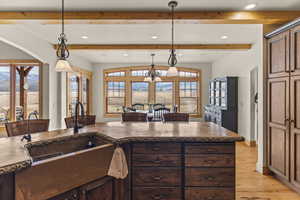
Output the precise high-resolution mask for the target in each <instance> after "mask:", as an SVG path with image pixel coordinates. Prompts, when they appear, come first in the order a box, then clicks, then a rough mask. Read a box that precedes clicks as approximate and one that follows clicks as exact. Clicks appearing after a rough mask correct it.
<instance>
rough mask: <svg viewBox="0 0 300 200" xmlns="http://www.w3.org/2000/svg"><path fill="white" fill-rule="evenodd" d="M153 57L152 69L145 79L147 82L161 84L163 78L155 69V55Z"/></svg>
mask: <svg viewBox="0 0 300 200" xmlns="http://www.w3.org/2000/svg"><path fill="white" fill-rule="evenodd" d="M151 56H152V64H151V69H150V70H149V72H148V73H147V74H146V77H145V79H144V81H145V82H160V81H161V78H160V77H159V73H158V72H156V71H155V69H154V66H155V65H154V56H155V54H154V53H153V54H151Z"/></svg>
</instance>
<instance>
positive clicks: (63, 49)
mask: <svg viewBox="0 0 300 200" xmlns="http://www.w3.org/2000/svg"><path fill="white" fill-rule="evenodd" d="M61 19H62V23H61V24H62V32H61V34H60V36H59V38H58V47H57V50H56V56H57V63H56V66H55V70H56V71H57V72H72V71H73V70H72V67H71V66H70V64H69V62H68V60H67V59H68V58H69V56H70V53H69V50H68V47H67V44H66V42H67V38H66V34H65V2H64V0H62V9H61Z"/></svg>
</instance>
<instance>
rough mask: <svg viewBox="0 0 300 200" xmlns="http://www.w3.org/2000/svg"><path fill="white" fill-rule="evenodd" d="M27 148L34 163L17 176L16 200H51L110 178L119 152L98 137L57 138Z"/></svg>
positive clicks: (74, 136) (91, 135)
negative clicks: (88, 184)
mask: <svg viewBox="0 0 300 200" xmlns="http://www.w3.org/2000/svg"><path fill="white" fill-rule="evenodd" d="M25 147H26V148H27V149H28V152H29V154H30V156H31V157H32V159H33V163H32V165H31V166H30V167H28V168H26V169H24V170H20V171H18V172H16V174H15V185H16V200H28V199H32V200H45V199H49V198H52V197H54V196H56V195H59V194H62V193H64V192H67V191H69V190H70V189H72V188H77V187H80V186H82V185H84V184H87V183H90V182H92V181H94V180H97V179H100V178H103V177H105V176H107V173H108V169H109V166H110V162H111V159H112V156H113V152H114V149H115V147H114V145H113V144H110V143H109V142H107V141H105V140H104V139H103V138H101V137H99V136H98V135H97V134H96V133H95V134H93V133H85V134H78V135H72V136H67V137H62V138H53V139H51V140H48V141H40V142H34V143H29V144H27V145H26V146H25ZM41 180H42V181H41ZM28 183H30V184H28Z"/></svg>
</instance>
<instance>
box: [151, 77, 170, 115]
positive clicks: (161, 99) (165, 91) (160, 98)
mask: <svg viewBox="0 0 300 200" xmlns="http://www.w3.org/2000/svg"><path fill="white" fill-rule="evenodd" d="M155 85H156V88H155V92H156V93H155V103H160V104H164V105H165V106H166V107H167V108H170V109H173V82H158V83H156V84H155Z"/></svg>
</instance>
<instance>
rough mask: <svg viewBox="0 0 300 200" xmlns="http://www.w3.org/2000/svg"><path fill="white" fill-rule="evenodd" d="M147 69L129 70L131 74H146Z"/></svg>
mask: <svg viewBox="0 0 300 200" xmlns="http://www.w3.org/2000/svg"><path fill="white" fill-rule="evenodd" d="M148 72H149V70H134V71H131V75H132V76H146V75H147V74H148Z"/></svg>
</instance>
